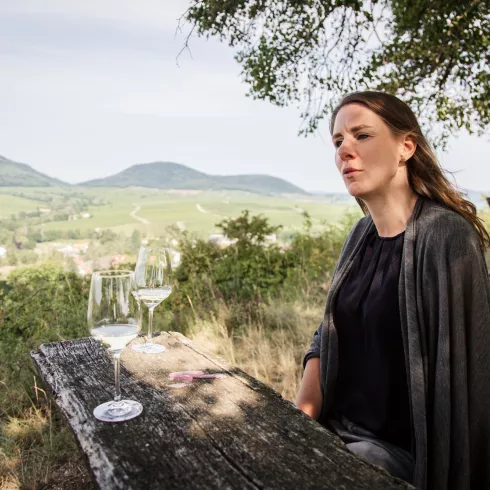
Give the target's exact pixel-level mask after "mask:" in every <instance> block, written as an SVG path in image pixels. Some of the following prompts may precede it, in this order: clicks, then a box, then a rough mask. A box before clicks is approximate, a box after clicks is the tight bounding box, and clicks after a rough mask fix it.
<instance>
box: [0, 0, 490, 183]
mask: <svg viewBox="0 0 490 490" xmlns="http://www.w3.org/2000/svg"><path fill="white" fill-rule="evenodd" d="M188 5H189V2H188V1H187V0H83V1H81V0H1V1H0V155H2V156H4V157H6V158H9V159H11V160H14V161H18V162H22V163H27V164H29V165H31V166H32V167H33V168H35V169H36V170H39V171H40V172H43V173H46V174H48V175H50V176H52V177H56V178H59V179H61V180H64V181H66V182H69V183H77V182H82V181H85V180H89V179H95V178H100V177H105V176H108V175H111V174H114V173H117V172H119V171H121V170H123V169H125V168H127V167H129V166H131V165H134V164H136V163H147V162H154V161H171V162H177V163H182V164H184V165H188V166H189V167H192V168H194V169H196V170H199V171H202V172H206V173H209V174H220V175H236V174H247V173H254V174H257V173H260V174H268V175H273V176H276V177H280V178H283V179H286V180H288V181H290V182H292V183H294V184H296V185H298V186H300V187H302V188H304V189H306V190H308V191H319V192H344V191H345V188H344V185H343V182H342V179H341V177H340V176H339V175H338V173H337V170H336V167H335V163H334V148H333V146H332V143H331V141H330V136H329V134H328V130H327V128H326V126H323V127H321V128H320V130H319V131H318V132H317V134H315V135H311V136H308V137H307V138H305V137H302V136H298V130H299V129H300V127H301V120H300V117H299V113H300V111H299V109H297V108H295V107H287V108H279V107H275V106H273V105H272V104H270V103H269V102H266V101H255V100H252V99H251V98H250V97H246V93H247V86H246V84H245V83H244V82H242V79H241V76H240V66H239V65H238V63H237V62H236V61H235V60H234V51H233V49H232V48H230V47H228V46H227V45H226V44H224V43H221V42H220V41H218V40H216V39H210V40H206V39H205V38H198V37H193V38H191V40H190V50H191V55H192V56H191V55H189V53H188V52H185V53H183V54H182V55H181V56H180V57H179V60H178V63H177V56H178V54H179V52H180V50H181V48H182V46H183V45H184V40H185V38H184V36H183V34H179V33H178V32H176V28H177V24H178V21H177V19H178V18H179V17H180V15H182V13H183V12H185V10H186V8H187V7H188ZM489 156H490V141H488V138H487V139H484V138H477V137H472V136H468V135H460V136H459V137H458V138H453V139H451V141H450V145H449V151H448V152H447V153H443V154H439V157H440V160H441V163H442V165H443V167H444V168H446V169H448V170H450V171H452V172H456V174H455V178H456V182H457V183H458V184H459V185H460V186H462V187H465V188H467V189H473V190H482V191H485V190H490V165H489V164H488V159H489Z"/></svg>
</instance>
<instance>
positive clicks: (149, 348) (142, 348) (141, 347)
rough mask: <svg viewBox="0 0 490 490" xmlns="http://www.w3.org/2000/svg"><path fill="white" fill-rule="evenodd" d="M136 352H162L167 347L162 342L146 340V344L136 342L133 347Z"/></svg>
mask: <svg viewBox="0 0 490 490" xmlns="http://www.w3.org/2000/svg"><path fill="white" fill-rule="evenodd" d="M131 348H132V349H133V350H134V351H136V352H143V354H160V352H164V351H165V347H164V346H163V345H160V344H152V343H151V342H146V343H145V344H136V345H133V346H132V347H131Z"/></svg>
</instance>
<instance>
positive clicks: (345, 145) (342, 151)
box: [338, 140, 354, 161]
mask: <svg viewBox="0 0 490 490" xmlns="http://www.w3.org/2000/svg"><path fill="white" fill-rule="evenodd" d="M338 155H339V157H340V159H341V160H344V161H345V160H352V159H353V158H354V152H353V149H352V146H351V145H350V144H349V142H346V141H345V140H344V141H343V142H342V145H340V148H339V149H338Z"/></svg>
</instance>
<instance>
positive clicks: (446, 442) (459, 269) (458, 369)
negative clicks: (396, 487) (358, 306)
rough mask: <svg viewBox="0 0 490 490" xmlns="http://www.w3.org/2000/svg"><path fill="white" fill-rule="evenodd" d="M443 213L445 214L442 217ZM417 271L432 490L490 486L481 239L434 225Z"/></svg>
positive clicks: (489, 361)
mask: <svg viewBox="0 0 490 490" xmlns="http://www.w3.org/2000/svg"><path fill="white" fill-rule="evenodd" d="M442 218H443V219H442ZM431 225H432V226H431V227H430V231H429V232H427V234H426V237H425V240H422V241H421V251H419V253H421V252H422V255H423V260H422V263H423V265H422V268H421V270H419V271H418V277H419V278H420V277H421V282H419V285H420V286H421V287H420V291H419V292H418V301H419V303H421V304H422V305H423V308H422V309H423V321H422V326H423V329H425V330H424V331H423V332H422V336H421V337H422V342H425V343H426V345H425V348H423V351H425V352H426V355H427V365H426V382H427V442H428V448H427V449H428V453H427V455H428V465H427V471H428V473H427V488H429V489H434V490H438V489H440V490H449V489H451V490H473V489H477V488H490V284H489V278H488V270H487V267H486V264H485V259H484V256H483V252H482V250H481V246H480V242H479V237H478V235H477V234H476V232H475V230H474V229H473V227H472V225H471V224H470V223H469V222H468V221H466V220H465V219H464V218H463V217H461V216H459V215H456V214H454V213H452V214H451V215H447V214H446V215H444V216H443V217H441V218H440V219H436V220H434V222H433V223H431Z"/></svg>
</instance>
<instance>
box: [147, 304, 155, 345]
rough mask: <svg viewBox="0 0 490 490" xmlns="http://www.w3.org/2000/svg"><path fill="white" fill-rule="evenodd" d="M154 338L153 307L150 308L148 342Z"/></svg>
mask: <svg viewBox="0 0 490 490" xmlns="http://www.w3.org/2000/svg"><path fill="white" fill-rule="evenodd" d="M152 338H153V308H148V338H147V340H146V341H147V342H151V339H152Z"/></svg>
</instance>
